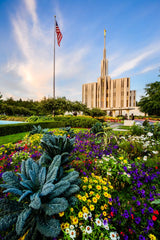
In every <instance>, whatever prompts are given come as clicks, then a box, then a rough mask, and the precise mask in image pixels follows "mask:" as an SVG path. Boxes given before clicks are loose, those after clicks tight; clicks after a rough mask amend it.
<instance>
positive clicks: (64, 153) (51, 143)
mask: <svg viewBox="0 0 160 240" xmlns="http://www.w3.org/2000/svg"><path fill="white" fill-rule="evenodd" d="M74 142H75V138H67V136H66V135H64V136H56V135H52V136H51V135H44V136H43V138H42V139H41V143H40V145H41V147H42V149H43V151H44V153H43V155H42V156H41V158H40V163H41V164H43V165H45V166H49V165H50V164H51V162H52V159H53V158H54V157H55V156H56V155H58V154H60V155H61V157H62V159H61V165H64V164H66V163H67V162H69V160H71V159H69V154H70V153H71V151H72V150H73V148H74Z"/></svg>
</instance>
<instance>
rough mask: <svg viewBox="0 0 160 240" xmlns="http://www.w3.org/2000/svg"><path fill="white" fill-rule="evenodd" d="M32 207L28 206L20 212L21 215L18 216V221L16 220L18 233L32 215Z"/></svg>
mask: <svg viewBox="0 0 160 240" xmlns="http://www.w3.org/2000/svg"><path fill="white" fill-rule="evenodd" d="M31 212H32V209H31V208H27V209H24V210H23V212H21V213H20V215H19V216H18V219H17V222H16V232H17V234H18V235H20V234H21V232H22V230H23V228H24V226H25V223H26V220H27V218H28V217H29V216H30V215H31Z"/></svg>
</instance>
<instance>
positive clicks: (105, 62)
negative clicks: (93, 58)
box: [101, 29, 108, 78]
mask: <svg viewBox="0 0 160 240" xmlns="http://www.w3.org/2000/svg"><path fill="white" fill-rule="evenodd" d="M105 76H108V60H107V59H106V29H104V49H103V59H102V61H101V77H102V78H104V77H105Z"/></svg>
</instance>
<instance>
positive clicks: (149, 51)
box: [111, 44, 160, 77]
mask: <svg viewBox="0 0 160 240" xmlns="http://www.w3.org/2000/svg"><path fill="white" fill-rule="evenodd" d="M153 46H154V47H153ZM159 50H160V45H159V44H157V45H156V44H155V45H154V44H152V45H149V46H148V47H147V48H145V49H143V51H142V52H141V53H138V54H137V56H135V57H133V58H132V59H131V60H128V61H125V62H123V63H122V64H121V65H120V66H119V67H118V68H116V69H115V70H114V71H113V72H112V73H111V77H117V76H120V75H121V74H124V73H125V74H126V73H127V72H128V71H129V70H131V69H135V67H137V66H138V65H139V64H140V63H142V62H143V61H144V60H147V59H149V56H150V57H151V56H152V55H153V54H157V52H158V51H159ZM152 67H153V66H150V67H147V68H146V70H147V69H152ZM147 71H150V70H147Z"/></svg>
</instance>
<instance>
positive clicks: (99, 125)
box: [90, 122, 104, 134]
mask: <svg viewBox="0 0 160 240" xmlns="http://www.w3.org/2000/svg"><path fill="white" fill-rule="evenodd" d="M90 132H91V133H94V134H96V133H99V132H101V133H103V132H104V129H103V124H102V123H101V122H96V123H95V124H94V125H93V126H92V127H91V129H90Z"/></svg>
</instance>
